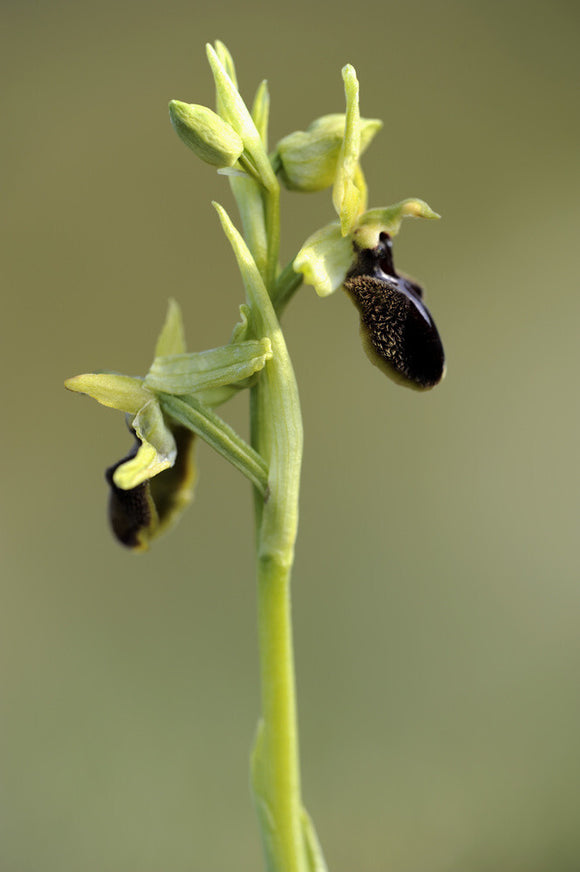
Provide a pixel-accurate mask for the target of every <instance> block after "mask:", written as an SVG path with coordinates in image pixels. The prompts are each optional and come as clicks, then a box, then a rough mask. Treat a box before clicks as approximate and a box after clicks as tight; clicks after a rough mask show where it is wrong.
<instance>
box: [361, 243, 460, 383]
mask: <svg viewBox="0 0 580 872" xmlns="http://www.w3.org/2000/svg"><path fill="white" fill-rule="evenodd" d="M344 288H345V290H346V292H347V293H348V295H349V296H350V298H351V299H352V301H353V302H354V304H355V306H356V307H357V309H358V311H359V314H360V319H361V333H362V336H363V341H364V345H365V350H366V352H367V354H368V356H369V357H370V359H371V361H372V362H373V363H374V364H375V365H377V366H379V367H380V368H381V369H382V370H383V371H384V372H386V373H387V375H389V376H390V377H391V378H394V379H395V381H398V382H400V383H401V384H405V385H407V386H408V387H412V388H415V389H418V390H426V389H428V388H432V387H435V385H436V384H438V383H439V382H440V381H441V379H442V378H443V375H444V373H445V354H444V351H443V345H442V342H441V339H440V336H439V333H438V331H437V327H436V326H435V322H434V321H433V318H432V317H431V313H430V312H429V310H428V309H427V307H426V306H425V304H424V302H423V290H422V288H421V286H420V285H418V284H416V283H415V282H413V281H411V279H408V278H406V277H405V276H401V275H399V274H398V273H397V272H396V270H395V265H394V263H393V251H392V242H391V238H390V236H389V235H388V234H387V233H381V235H380V237H379V244H378V245H377V247H376V248H373V249H363V250H361V251H359V252H358V257H357V260H356V263H355V264H354V266H353V267H352V269H351V270H350V272H349V273H348V275H347V277H346V280H345V282H344Z"/></svg>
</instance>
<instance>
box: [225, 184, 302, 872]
mask: <svg viewBox="0 0 580 872" xmlns="http://www.w3.org/2000/svg"><path fill="white" fill-rule="evenodd" d="M270 193H271V192H268V193H267V194H266V203H267V204H268V203H270V204H271V205H272V204H274V203H275V204H277V203H278V197H277V196H276V197H270ZM216 208H217V210H218V214H219V216H220V220H221V222H222V226H223V228H224V231H225V233H226V235H227V237H228V239H229V240H230V243H231V244H232V247H233V249H234V253H235V255H236V258H237V260H238V265H239V267H240V272H241V274H242V276H243V279H244V284H245V286H246V293H247V297H248V303H249V306H250V310H251V316H252V326H253V328H254V330H255V331H256V334H257V335H259V336H264V337H268V338H269V339H270V342H271V343H272V358H271V359H270V360H268V361H267V362H266V364H265V366H264V369H263V370H262V371H261V373H260V377H259V379H258V382H257V384H256V385H255V386H254V387H253V388H252V391H251V403H250V416H251V422H250V430H251V437H252V446H253V448H254V450H255V452H256V453H257V454H258V455H259V456H261V457H262V458H264V460H265V461H266V463H267V465H268V484H269V492H268V496H267V498H266V499H265V500H259V499H257V501H256V526H257V529H256V547H257V560H258V632H259V640H260V672H261V682H262V687H261V692H262V721H261V725H260V730H259V733H258V737H257V739H256V745H255V747H254V753H253V758H252V777H253V788H254V796H255V800H256V807H257V810H258V815H259V820H260V827H261V831H262V839H263V844H264V850H265V854H266V861H267V867H268V870H269V872H308V865H307V855H306V846H305V840H304V835H303V830H302V826H303V811H302V801H301V797H300V774H299V761H298V728H297V718H296V693H295V681H294V657H293V649H292V626H291V609H290V573H291V568H292V563H293V559H294V543H295V540H296V532H297V527H298V492H299V484H300V467H301V462H302V419H301V414H300V403H299V399H298V388H297V385H296V379H295V377H294V371H293V369H292V364H291V362H290V357H289V355H288V350H287V348H286V343H285V341H284V336H283V334H282V330H281V329H280V324H279V321H278V319H277V317H276V313H275V311H274V306H273V304H272V300H271V298H270V295H269V293H268V292H269V291H270V292H271V291H272V290H273V282H272V284H270V286H269V287H267V286H266V285H265V284H264V281H263V280H262V277H261V275H260V273H259V270H258V268H257V266H256V264H255V262H254V260H253V258H252V257H251V254H250V251H249V249H248V247H247V245H246V244H245V242H244V240H243V239H242V237H241V236H240V234H239V233H238V231H237V230H236V229H235V228H234V226H233V224H232V223H231V221H230V219H229V218H228V216H227V214H226V213H225V212H224V210H223V209H222V208H221V207H219V206H217V205H216ZM267 214H268V213H267ZM269 215H270V219H271V221H274V222H275V223H276V225H277V227H278V229H279V221H278V218H277V211H275V209H274V208H272V210H271V211H270V212H269ZM274 230H275V228H273V227H272V226H271V225H270V224H267V236H268V243H269V251H272V250H273V248H274V244H273V243H272V242H271V237H270V233H271V232H273V231H274ZM274 235H275V238H276V244H275V245H276V252H277V239H278V235H279V233H275V234H274ZM276 258H277V254H276Z"/></svg>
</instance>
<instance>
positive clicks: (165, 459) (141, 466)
mask: <svg viewBox="0 0 580 872" xmlns="http://www.w3.org/2000/svg"><path fill="white" fill-rule="evenodd" d="M132 426H133V429H134V430H135V433H136V434H137V436H138V438H139V440H140V441H141V446H140V447H139V450H138V451H137V454H136V455H135V457H133V458H132V459H131V460H128V461H127V462H126V463H123V464H122V465H121V466H119V467H117V469H116V470H115V474H114V476H113V481H114V482H115V484H116V485H117V487H120V488H122V489H123V490H131V488H134V487H137V485H139V484H142V482H144V481H147V480H148V479H150V478H153V476H155V475H158V474H159V473H160V472H162V471H163V470H164V469H168V468H169V467H170V466H173V464H174V463H175V457H176V455H177V448H176V445H175V439H174V438H173V434H172V432H171V430H170V429H169V427H168V426H167V424H166V423H165V420H164V418H163V414H162V412H161V409H160V408H159V403H158V402H157V400H151V401H150V402H149V403H147V405H145V406H143V408H142V409H140V411H139V413H138V414H137V415H136V417H135V418H134V420H133V422H132Z"/></svg>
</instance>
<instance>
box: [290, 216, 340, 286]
mask: <svg viewBox="0 0 580 872" xmlns="http://www.w3.org/2000/svg"><path fill="white" fill-rule="evenodd" d="M353 257H354V255H353V248H352V242H351V240H350V238H349V237H344V236H343V235H342V232H341V228H340V224H338V223H334V224H327V225H326V227H322V228H321V229H320V230H317V231H316V233H313V234H312V236H310V237H309V238H308V239H307V240H306V242H305V243H304V245H303V246H302V248H301V249H300V251H299V252H298V254H297V255H296V257H295V258H294V264H293V266H294V269H295V271H296V272H299V273H302V275H303V276H304V281H305V283H306V284H307V285H312V286H313V287H314V289H315V290H316V293H317V294H318V295H319V296H320V297H327V296H328V295H329V294H332V293H333V291H336V290H337V289H338V288H340V286H341V285H342V283H343V281H344V279H345V276H346V274H347V272H348V269H349V267H350V265H351V264H352V261H353Z"/></svg>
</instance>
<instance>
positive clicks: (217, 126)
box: [169, 100, 244, 167]
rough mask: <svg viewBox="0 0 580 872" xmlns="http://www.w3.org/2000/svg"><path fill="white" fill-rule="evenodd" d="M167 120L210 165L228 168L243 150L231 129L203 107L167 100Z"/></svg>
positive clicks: (186, 142)
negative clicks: (168, 119)
mask: <svg viewBox="0 0 580 872" xmlns="http://www.w3.org/2000/svg"><path fill="white" fill-rule="evenodd" d="M169 117H170V119H171V124H172V125H173V128H174V130H175V132H176V133H177V135H178V136H179V138H180V139H181V141H182V142H184V143H185V145H187V146H188V148H190V149H191V150H192V151H193V152H194V154H196V155H197V157H199V158H200V159H201V160H203V161H205V163H207V164H210V165H211V166H214V167H231V166H233V165H234V164H235V163H236V162H237V160H238V158H239V157H240V156H241V154H242V152H243V151H244V143H243V141H242V139H241V137H240V136H239V135H238V134H237V133H236V131H235V130H234V129H233V127H232V126H231V125H230V124H228V123H227V121H224V120H223V118H220V116H219V115H217V114H216V113H215V112H214V111H213V110H212V109H208V107H207V106H199V105H198V104H196V103H182V102H181V101H180V100H171V101H170V103H169Z"/></svg>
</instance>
